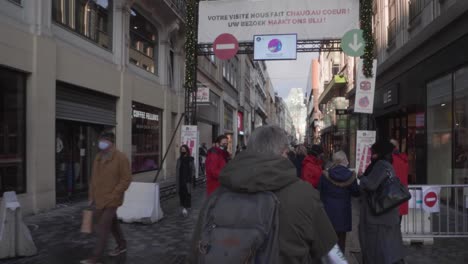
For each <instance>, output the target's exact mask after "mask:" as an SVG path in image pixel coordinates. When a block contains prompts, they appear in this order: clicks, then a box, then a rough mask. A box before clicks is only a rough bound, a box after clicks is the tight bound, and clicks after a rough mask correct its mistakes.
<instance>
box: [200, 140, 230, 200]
mask: <svg viewBox="0 0 468 264" xmlns="http://www.w3.org/2000/svg"><path fill="white" fill-rule="evenodd" d="M227 144H228V139H227V137H226V136H225V135H221V136H219V137H218V138H216V145H215V146H214V147H212V148H210V149H209V150H208V154H207V156H206V161H205V170H206V193H207V194H208V196H209V195H210V194H211V193H213V192H214V191H215V190H216V189H217V188H218V187H219V173H220V172H221V170H222V169H223V168H224V166H225V165H226V163H227V162H228V160H229V156H230V155H229V152H227V150H226V149H227Z"/></svg>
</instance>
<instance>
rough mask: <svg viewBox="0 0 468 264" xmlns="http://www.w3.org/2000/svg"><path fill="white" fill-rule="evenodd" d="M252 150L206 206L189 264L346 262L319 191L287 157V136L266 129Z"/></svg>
mask: <svg viewBox="0 0 468 264" xmlns="http://www.w3.org/2000/svg"><path fill="white" fill-rule="evenodd" d="M248 146H249V147H248V149H247V150H246V151H243V152H241V153H240V154H239V156H238V157H237V158H236V159H234V160H232V161H231V162H229V163H228V164H227V165H226V167H225V168H224V169H223V171H222V172H221V175H220V182H221V186H220V188H218V190H216V192H214V193H213V194H212V195H211V196H210V197H208V199H207V201H205V205H204V206H203V209H202V210H201V212H200V215H199V219H198V222H197V225H196V227H195V231H194V236H193V241H192V251H191V255H190V259H189V263H192V264H219V263H223V262H225V263H256V264H283V263H284V264H286V263H287V264H302V263H321V262H320V261H321V259H326V260H327V261H330V262H326V263H347V262H345V260H344V256H343V254H342V253H341V251H340V250H339V248H338V246H337V245H336V240H337V239H336V234H335V232H334V230H333V227H332V225H331V223H330V221H329V220H328V217H327V215H326V213H325V211H324V210H323V206H322V203H321V202H320V197H319V194H318V192H317V190H315V189H313V188H312V187H311V186H310V185H309V184H307V183H305V182H304V181H302V180H300V179H299V178H297V177H296V168H295V167H294V165H293V164H292V163H291V162H290V161H289V160H288V158H287V152H288V151H289V149H288V137H287V133H286V132H285V131H284V130H283V129H281V128H280V127H278V126H272V125H269V126H262V127H259V128H256V129H255V131H254V132H253V134H252V135H251V137H250V138H249V141H248ZM266 223H269V224H266ZM252 258H255V259H254V260H253V259H252Z"/></svg>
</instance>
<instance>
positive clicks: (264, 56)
mask: <svg viewBox="0 0 468 264" xmlns="http://www.w3.org/2000/svg"><path fill="white" fill-rule="evenodd" d="M296 58H297V35H296V34H280V35H255V36H254V60H295V59H296Z"/></svg>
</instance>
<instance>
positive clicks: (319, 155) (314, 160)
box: [301, 145, 324, 189]
mask: <svg viewBox="0 0 468 264" xmlns="http://www.w3.org/2000/svg"><path fill="white" fill-rule="evenodd" d="M323 157H324V154H323V148H322V146H320V145H313V146H312V147H310V148H308V149H307V157H305V159H304V161H302V172H301V179H303V180H304V181H306V182H308V183H310V185H312V186H313V187H314V188H316V189H317V187H318V183H319V180H320V176H322V166H323Z"/></svg>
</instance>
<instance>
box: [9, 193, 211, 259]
mask: <svg viewBox="0 0 468 264" xmlns="http://www.w3.org/2000/svg"><path fill="white" fill-rule="evenodd" d="M204 197H205V188H204V187H203V186H200V187H197V188H196V189H195V190H194V193H193V204H192V206H193V209H192V211H191V214H190V216H189V217H187V218H184V217H183V216H182V215H181V211H180V208H179V206H178V205H179V204H178V198H176V197H174V198H171V199H169V200H167V201H164V202H163V203H162V205H161V206H162V208H163V211H164V214H165V217H164V218H163V219H162V220H161V221H159V222H158V223H155V224H152V225H143V224H125V223H122V224H121V226H122V229H123V232H124V234H125V237H126V239H127V244H128V251H127V254H125V255H121V256H120V257H114V258H111V257H108V258H106V259H105V260H104V263H105V264H108V263H119V264H124V263H125V264H142V263H161V264H166V263H167V264H177V263H184V259H185V256H186V255H187V253H188V249H189V243H190V240H191V235H192V230H193V227H194V223H195V221H196V218H197V216H198V213H199V208H200V206H201V204H202V202H203V199H204ZM85 207H86V202H81V203H75V204H73V205H68V206H67V205H62V206H59V207H58V208H56V209H53V210H51V211H49V212H47V213H41V214H38V215H33V216H28V217H25V219H24V221H25V222H26V224H27V225H28V226H29V227H30V229H31V234H32V236H33V238H34V241H35V243H36V246H37V247H38V251H39V252H38V255H36V256H33V257H28V258H16V259H9V260H2V261H0V263H2V264H13V263H15V264H74V263H79V261H80V260H82V259H85V258H87V257H88V256H89V254H90V252H91V251H92V248H93V245H94V237H93V236H92V235H87V234H82V233H80V232H79V230H80V224H81V223H80V221H81V211H82V210H83V209H84V208H85ZM109 241H112V242H111V243H109V244H110V245H109V248H114V247H115V244H114V242H113V239H112V237H111V238H110V239H109Z"/></svg>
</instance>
